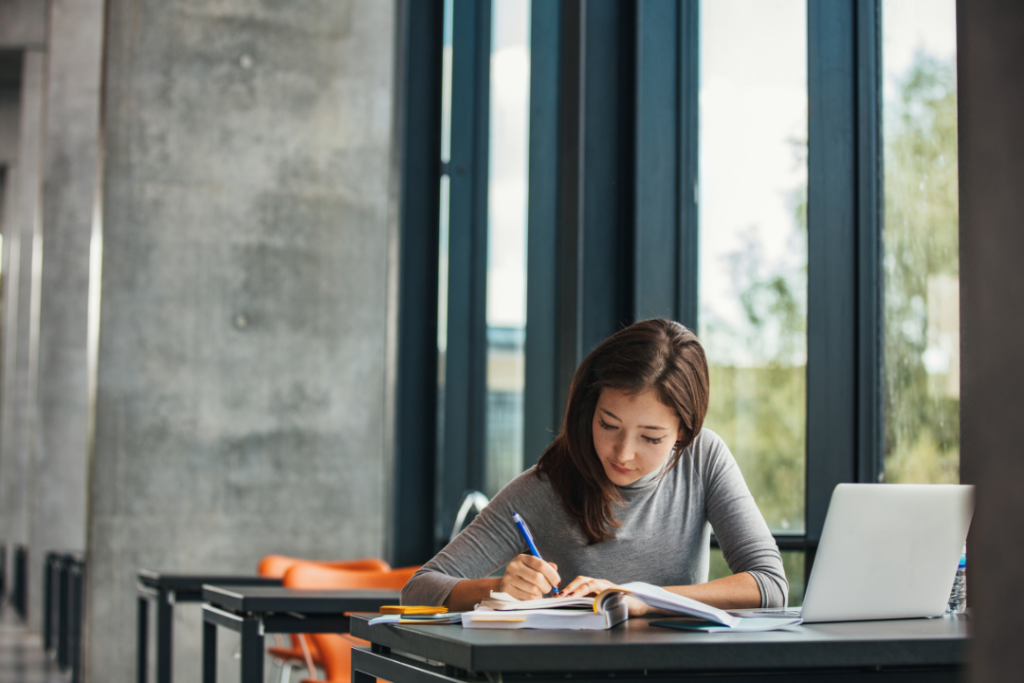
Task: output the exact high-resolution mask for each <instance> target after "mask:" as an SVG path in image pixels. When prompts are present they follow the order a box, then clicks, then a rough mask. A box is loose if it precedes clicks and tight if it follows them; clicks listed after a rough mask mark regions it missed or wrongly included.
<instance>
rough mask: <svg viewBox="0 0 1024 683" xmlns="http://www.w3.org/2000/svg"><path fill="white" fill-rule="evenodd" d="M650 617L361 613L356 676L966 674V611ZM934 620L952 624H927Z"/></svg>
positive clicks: (610, 678) (412, 679)
mask: <svg viewBox="0 0 1024 683" xmlns="http://www.w3.org/2000/svg"><path fill="white" fill-rule="evenodd" d="M646 621H647V620H645V619H636V620H631V621H630V622H627V624H624V625H622V626H619V627H616V629H613V630H612V631H598V632H593V631H591V632H587V631H558V632H555V631H533V632H531V633H532V634H531V635H527V632H525V631H487V632H483V631H479V630H477V631H472V632H470V631H463V630H462V629H461V627H458V626H395V625H386V626H385V625H382V626H374V627H372V628H371V627H369V626H367V625H366V620H365V619H363V618H361V617H356V618H355V619H354V620H353V624H352V634H353V635H355V636H356V637H358V638H363V639H364V640H369V641H370V643H371V645H370V647H357V648H353V650H352V679H351V681H352V683H375V679H376V678H381V679H384V680H387V681H390V682H392V683H472V682H480V683H498V682H505V683H507V682H509V681H511V680H513V679H515V680H522V681H524V682H525V681H529V683H556V682H557V683H565V681H566V680H567V679H571V681H572V683H587V682H593V683H596V682H598V681H600V682H601V683H651V681H652V679H653V680H655V681H678V682H693V683H697V682H701V683H711V682H713V683H740V682H741V681H750V680H757V681H765V683H774V682H776V681H778V682H780V683H781V682H782V681H790V680H798V681H800V683H819V682H821V683H824V682H825V681H829V682H833V683H834V682H837V681H841V682H842V683H853V682H854V681H868V680H870V681H875V682H877V683H882V682H885V683H889V682H893V683H952V682H954V681H959V680H961V678H962V676H963V667H964V658H965V651H966V643H967V635H966V634H967V629H966V625H967V618H966V617H955V618H952V619H945V620H906V621H904V622H903V623H902V624H900V623H897V622H860V623H857V624H854V623H847V624H820V625H809V626H801V627H795V628H793V629H792V630H791V631H789V632H774V633H765V634H729V635H726V634H703V633H686V632H680V631H672V630H669V629H661V628H659V627H654V626H650V625H649V624H647V623H646ZM911 621H916V622H918V623H917V624H909V622H911ZM927 621H932V622H943V621H944V622H945V623H931V624H928V623H922V622H927ZM873 631H874V632H875V633H877V634H878V635H877V636H874V635H871V634H872V632H873ZM481 633H487V634H488V635H486V636H480V635H479V634H481ZM474 669H475V670H474Z"/></svg>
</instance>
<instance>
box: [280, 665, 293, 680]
mask: <svg viewBox="0 0 1024 683" xmlns="http://www.w3.org/2000/svg"><path fill="white" fill-rule="evenodd" d="M291 680H292V665H291V663H289V662H284V661H282V662H281V683H291Z"/></svg>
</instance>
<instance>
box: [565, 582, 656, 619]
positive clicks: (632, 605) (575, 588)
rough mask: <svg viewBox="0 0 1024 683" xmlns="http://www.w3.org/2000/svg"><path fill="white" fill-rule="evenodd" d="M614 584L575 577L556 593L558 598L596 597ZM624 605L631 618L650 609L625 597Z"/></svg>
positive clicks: (641, 614)
mask: <svg viewBox="0 0 1024 683" xmlns="http://www.w3.org/2000/svg"><path fill="white" fill-rule="evenodd" d="M615 586H616V584H614V583H612V582H611V581H605V580H604V579H594V578H591V577H589V576H577V577H576V578H575V579H573V580H572V581H570V582H569V585H568V586H566V587H565V588H563V589H562V590H561V591H559V593H558V597H584V596H587V595H597V594H598V593H600V592H601V591H603V590H605V589H607V588H615ZM625 598H626V605H627V606H628V607H629V616H631V617H642V616H643V615H645V614H647V612H648V611H649V610H650V607H649V606H648V605H647V603H644V602H640V601H639V600H637V599H636V598H631V597H630V596H628V595H627V596H625Z"/></svg>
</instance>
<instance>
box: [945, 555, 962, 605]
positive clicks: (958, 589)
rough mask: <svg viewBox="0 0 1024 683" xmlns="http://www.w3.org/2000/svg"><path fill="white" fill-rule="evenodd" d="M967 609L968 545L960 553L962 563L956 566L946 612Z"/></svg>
mask: <svg viewBox="0 0 1024 683" xmlns="http://www.w3.org/2000/svg"><path fill="white" fill-rule="evenodd" d="M965 609H967V546H966V545H965V546H964V549H963V552H961V553H960V564H959V565H958V566H957V568H956V578H955V579H954V580H953V590H952V591H951V592H950V594H949V605H947V606H946V614H960V613H961V612H963V611H964V610H965Z"/></svg>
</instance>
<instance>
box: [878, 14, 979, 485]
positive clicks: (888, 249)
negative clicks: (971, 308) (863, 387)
mask: <svg viewBox="0 0 1024 683" xmlns="http://www.w3.org/2000/svg"><path fill="white" fill-rule="evenodd" d="M882 8H883V9H882V22H883V24H882V25H883V43H882V49H883V64H884V98H883V107H884V118H883V121H884V134H883V139H884V146H885V232H884V244H885V247H884V249H885V255H884V262H883V263H884V277H885V411H886V421H885V478H886V480H887V481H890V482H914V483H956V482H958V481H959V461H960V420H959V414H960V320H959V272H958V267H957V263H958V260H957V254H958V252H957V240H958V219H957V211H958V201H957V200H958V194H957V139H956V128H957V110H956V25H955V11H954V10H955V8H954V2H953V0H885V2H884V3H883V5H882Z"/></svg>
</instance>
